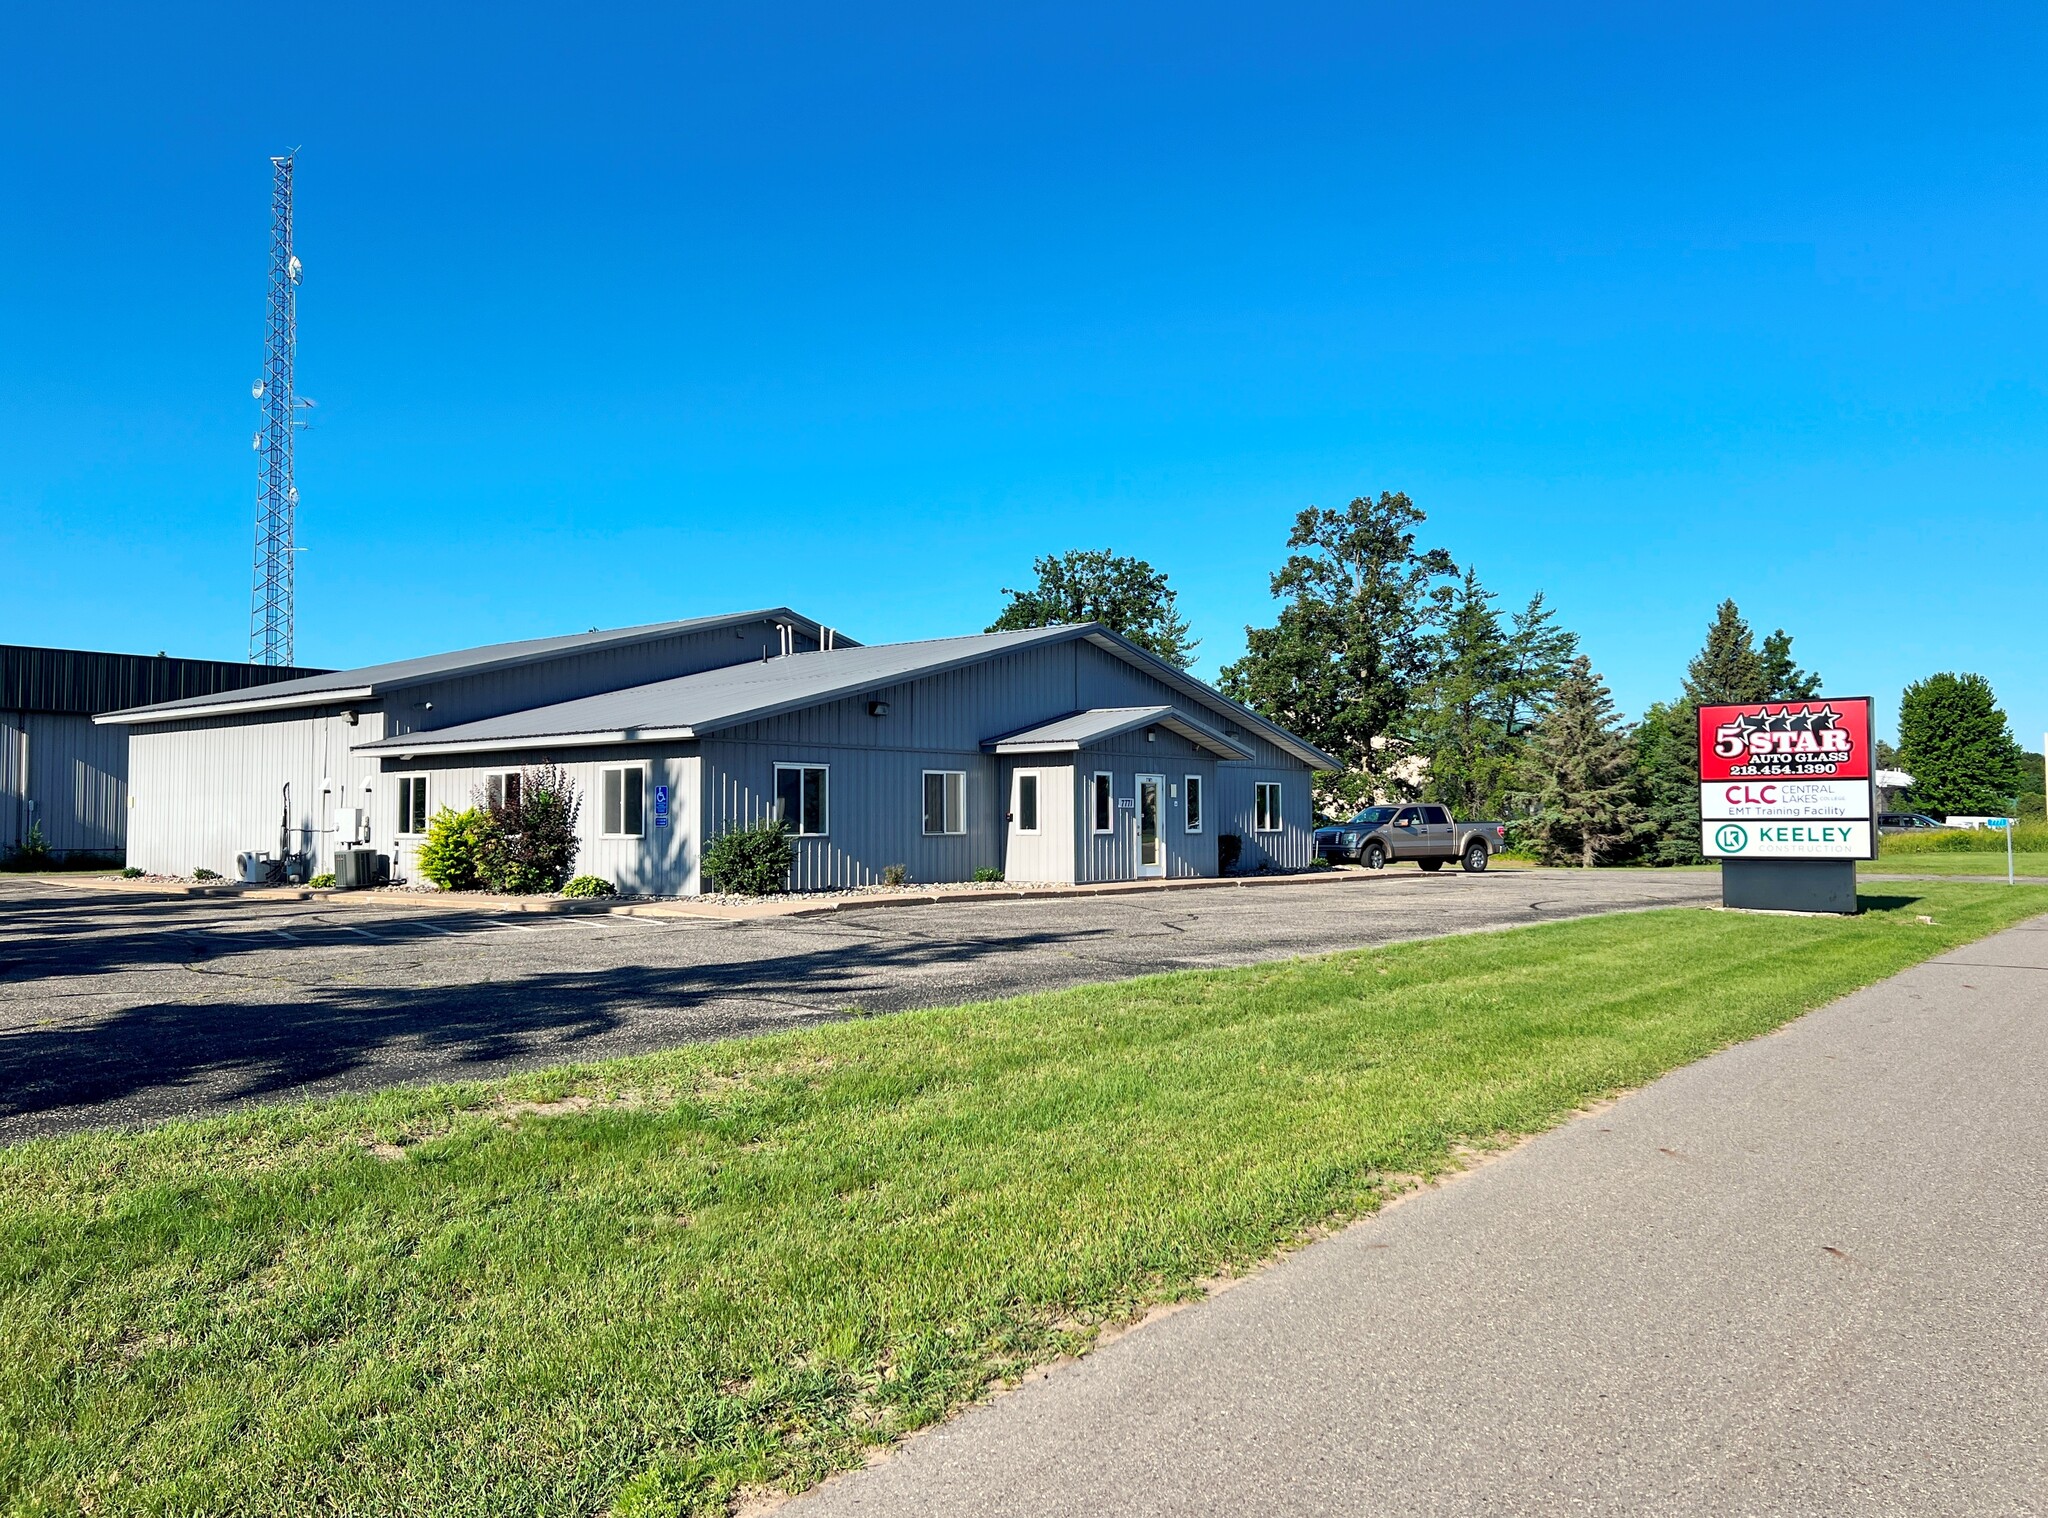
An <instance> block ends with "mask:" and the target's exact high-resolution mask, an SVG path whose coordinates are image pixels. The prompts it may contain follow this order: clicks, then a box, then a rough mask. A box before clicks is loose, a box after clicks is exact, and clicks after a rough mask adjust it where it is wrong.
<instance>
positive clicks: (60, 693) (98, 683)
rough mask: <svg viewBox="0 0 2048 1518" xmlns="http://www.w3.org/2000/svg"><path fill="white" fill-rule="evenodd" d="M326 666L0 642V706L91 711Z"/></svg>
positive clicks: (267, 682) (201, 693) (208, 692)
mask: <svg viewBox="0 0 2048 1518" xmlns="http://www.w3.org/2000/svg"><path fill="white" fill-rule="evenodd" d="M325 673H326V672H325V671H324V670H315V669H294V668H290V667H288V666H279V665H272V664H240V663H235V662H232V661H230V660H226V659H173V658H171V657H169V656H168V655H165V654H103V653H94V652H92V651H91V650H89V649H83V648H28V647H23V646H21V645H17V644H11V643H9V644H0V711H13V712H74V713H77V714H79V715H81V716H91V715H94V714H96V713H99V712H112V711H119V710H121V709H122V708H123V707H130V706H147V705H149V704H151V703H153V702H159V701H181V700H191V699H205V698H208V697H214V696H218V695H220V694H221V693H223V692H229V691H243V690H249V689H251V688H252V687H255V686H259V685H260V686H274V685H278V684H280V683H283V682H286V681H295V680H300V679H305V678H307V677H316V678H317V677H319V676H321V675H324V674H325Z"/></svg>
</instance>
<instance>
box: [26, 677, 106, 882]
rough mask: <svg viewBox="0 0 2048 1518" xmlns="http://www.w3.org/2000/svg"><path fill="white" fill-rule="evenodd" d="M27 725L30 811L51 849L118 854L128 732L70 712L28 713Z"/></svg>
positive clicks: (64, 852)
mask: <svg viewBox="0 0 2048 1518" xmlns="http://www.w3.org/2000/svg"><path fill="white" fill-rule="evenodd" d="M26 727H27V729H28V776H27V792H26V794H27V799H28V801H29V802H30V803H31V804H32V807H31V811H30V815H31V816H32V817H33V818H34V819H35V820H36V821H39V822H41V823H42V825H43V838H44V840H45V841H46V842H47V843H48V844H49V846H50V848H51V850H52V851H53V852H56V853H59V854H73V853H91V854H118V853H120V852H121V848H122V845H123V843H124V842H125V840H126V836H127V818H126V817H125V816H124V815H123V814H124V813H125V812H126V810H127V806H128V735H127V734H126V733H124V732H123V731H121V729H119V728H108V727H94V726H93V723H92V718H90V717H84V716H76V715H73V714H71V713H68V712H29V713H28V714H27V718H26ZM18 747H19V744H18V743H17V748H18Z"/></svg>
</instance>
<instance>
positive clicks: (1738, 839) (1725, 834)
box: [1714, 822, 1749, 854]
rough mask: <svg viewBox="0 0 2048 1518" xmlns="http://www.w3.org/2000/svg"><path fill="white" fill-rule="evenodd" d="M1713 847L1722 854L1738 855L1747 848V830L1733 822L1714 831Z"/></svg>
mask: <svg viewBox="0 0 2048 1518" xmlns="http://www.w3.org/2000/svg"><path fill="white" fill-rule="evenodd" d="M1714 847H1715V848H1717V849H1719V850H1720V851H1721V852H1722V853H1724V854H1740V853H1741V852H1742V851H1743V850H1744V849H1746V848H1748V847H1749V829H1747V828H1745V827H1743V826H1742V825H1741V824H1739V823H1734V822H1731V823H1728V824H1726V825H1725V826H1723V827H1718V828H1716V829H1714Z"/></svg>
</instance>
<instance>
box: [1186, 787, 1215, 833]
mask: <svg viewBox="0 0 2048 1518" xmlns="http://www.w3.org/2000/svg"><path fill="white" fill-rule="evenodd" d="M1208 803H1209V798H1208V797H1207V796H1205V795H1203V794H1202V777H1201V776H1200V775H1183V776H1181V777H1180V826H1181V831H1182V832H1185V833H1199V832H1201V831H1202V824H1203V823H1204V822H1206V821H1207V820H1208V819H1207V818H1206V817H1204V816H1203V809H1204V808H1205V807H1206V806H1207V805H1208Z"/></svg>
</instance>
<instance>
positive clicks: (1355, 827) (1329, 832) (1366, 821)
mask: <svg viewBox="0 0 2048 1518" xmlns="http://www.w3.org/2000/svg"><path fill="white" fill-rule="evenodd" d="M1507 841H1508V830H1507V825H1506V824H1505V823H1499V822H1453V821H1452V820H1451V814H1450V812H1449V811H1448V810H1447V809H1446V808H1444V807H1440V806H1434V805H1432V804H1430V803H1428V802H1403V803H1401V804H1398V805H1394V806H1369V807H1367V808H1366V809H1365V810H1364V811H1362V812H1360V813H1359V814H1358V815H1357V816H1356V817H1353V818H1352V819H1351V820H1350V821H1349V822H1338V823H1332V824H1331V825H1330V826H1328V827H1321V828H1317V829H1316V852H1317V853H1318V854H1320V855H1321V856H1322V857H1323V858H1325V859H1327V860H1329V861H1331V862H1332V863H1336V862H1337V861H1339V860H1343V861H1346V862H1348V863H1352V864H1362V865H1364V866H1365V867H1366V868H1367V869H1368V870H1379V869H1384V868H1386V866H1387V865H1389V864H1391V863H1393V862H1394V861H1395V860H1397V859H1412V860H1414V861H1415V862H1416V863H1417V864H1419V865H1421V866H1422V868H1424V869H1425V870H1440V869H1442V868H1443V867H1444V865H1445V863H1446V862H1448V861H1450V860H1453V859H1455V860H1457V861H1458V862H1459V863H1460V864H1462V865H1463V866H1464V867H1465V868H1466V870H1468V871H1469V872H1471V873H1472V874H1475V875H1476V874H1478V873H1479V871H1481V870H1483V869H1485V868H1486V861H1487V860H1489V859H1491V858H1492V857H1493V855H1494V853H1495V851H1496V850H1498V849H1501V848H1504V847H1506V845H1507Z"/></svg>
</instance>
